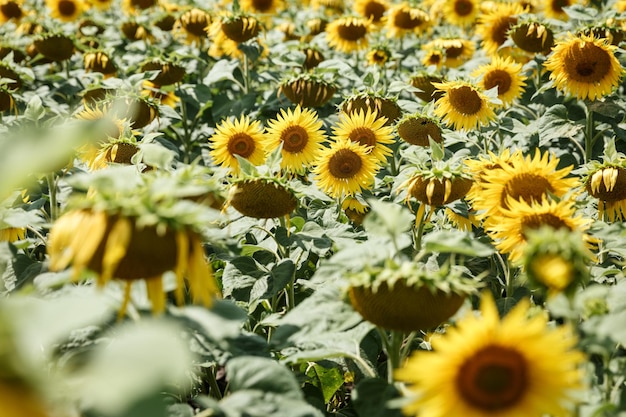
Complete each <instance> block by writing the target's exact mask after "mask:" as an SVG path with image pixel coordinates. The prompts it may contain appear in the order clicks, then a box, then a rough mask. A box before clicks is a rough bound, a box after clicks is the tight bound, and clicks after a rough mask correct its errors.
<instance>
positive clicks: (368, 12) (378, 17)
mask: <svg viewBox="0 0 626 417" xmlns="http://www.w3.org/2000/svg"><path fill="white" fill-rule="evenodd" d="M389 7H390V5H389V2H388V1H387V0H355V2H354V4H353V5H352V9H353V10H354V11H355V12H356V13H357V14H358V15H359V16H362V17H364V18H366V19H368V20H370V21H371V22H372V23H373V24H374V25H377V24H380V23H382V21H383V17H384V16H385V13H386V12H387V10H388V9H389Z"/></svg>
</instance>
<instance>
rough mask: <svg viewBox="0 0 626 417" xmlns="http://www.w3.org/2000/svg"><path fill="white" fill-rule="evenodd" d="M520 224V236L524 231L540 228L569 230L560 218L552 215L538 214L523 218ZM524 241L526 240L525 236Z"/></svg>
mask: <svg viewBox="0 0 626 417" xmlns="http://www.w3.org/2000/svg"><path fill="white" fill-rule="evenodd" d="M521 223H522V235H524V232H523V231H524V230H529V229H530V230H534V229H539V228H540V227H541V226H550V227H552V228H553V229H561V228H567V229H570V230H571V227H569V226H568V225H567V223H565V221H564V220H563V219H562V218H560V217H559V216H557V215H555V214H552V213H538V214H533V215H530V216H525V217H524V218H523V219H522V222H521ZM524 239H526V236H525V235H524Z"/></svg>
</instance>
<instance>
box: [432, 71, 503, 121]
mask: <svg viewBox="0 0 626 417" xmlns="http://www.w3.org/2000/svg"><path fill="white" fill-rule="evenodd" d="M433 85H434V86H435V88H437V89H438V90H440V91H442V92H443V93H444V94H443V95H442V96H441V98H439V99H438V100H437V101H436V102H435V109H434V114H435V115H436V116H438V117H441V118H442V119H443V121H444V122H446V123H447V124H451V125H452V126H454V129H457V130H460V129H465V130H471V129H475V128H477V127H478V126H482V125H485V124H487V123H489V122H490V121H491V120H493V119H494V118H495V116H496V115H495V112H494V110H493V105H492V104H491V102H490V101H489V99H488V98H487V96H485V94H484V93H483V92H482V91H481V90H480V89H479V88H478V87H476V86H474V85H473V84H471V83H469V82H467V81H444V82H441V83H433Z"/></svg>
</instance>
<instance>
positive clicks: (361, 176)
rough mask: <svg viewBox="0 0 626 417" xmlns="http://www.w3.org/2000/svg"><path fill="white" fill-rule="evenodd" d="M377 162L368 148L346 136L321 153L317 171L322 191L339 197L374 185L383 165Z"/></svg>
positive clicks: (317, 162) (318, 182)
mask: <svg viewBox="0 0 626 417" xmlns="http://www.w3.org/2000/svg"><path fill="white" fill-rule="evenodd" d="M377 162H378V161H377V160H376V159H375V158H373V157H372V156H371V155H369V154H368V153H367V149H366V148H365V147H363V146H361V145H359V144H358V143H356V142H353V141H351V140H348V139H344V140H339V141H336V142H334V143H333V144H332V145H331V146H330V147H329V148H326V149H324V150H323V151H322V152H321V154H320V156H319V158H318V159H317V161H316V163H315V168H314V169H313V173H314V174H315V180H316V181H317V185H318V187H319V188H320V189H321V190H323V191H324V192H325V193H327V194H328V195H330V196H331V197H336V198H339V197H342V196H346V195H355V194H357V193H360V192H361V191H362V190H364V189H369V188H371V187H372V186H373V185H374V179H375V176H376V173H377V172H378V169H379V168H380V167H379V166H378V164H377Z"/></svg>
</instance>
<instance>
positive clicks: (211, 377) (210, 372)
mask: <svg viewBox="0 0 626 417" xmlns="http://www.w3.org/2000/svg"><path fill="white" fill-rule="evenodd" d="M215 371H216V370H215V366H212V367H210V368H208V369H207V372H206V376H207V377H208V378H207V380H208V383H209V388H210V391H209V395H210V396H211V397H213V398H216V399H218V400H221V399H222V391H220V387H219V386H218V385H217V378H216V377H215Z"/></svg>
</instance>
